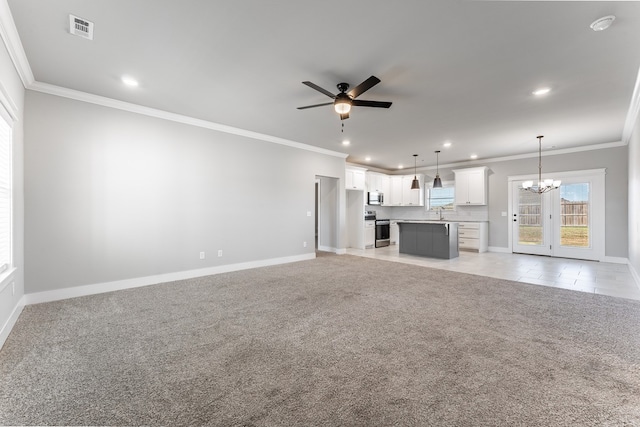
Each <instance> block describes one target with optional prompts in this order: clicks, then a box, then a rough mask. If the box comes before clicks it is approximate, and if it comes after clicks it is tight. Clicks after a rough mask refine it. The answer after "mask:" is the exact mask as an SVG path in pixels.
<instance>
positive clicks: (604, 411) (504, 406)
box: [0, 255, 640, 426]
mask: <svg viewBox="0 0 640 427" xmlns="http://www.w3.org/2000/svg"><path fill="white" fill-rule="evenodd" d="M0 378H1V380H0V424H5V425H6V424H9V425H53V424H55V425H171V426H194V425H211V426H440V425H447V426H500V425H505V426H523V425H527V426H541V425H544V426H591V425H593V426H600V425H610V426H618V425H640V302H638V301H630V300H625V299H618V298H612V297H606V296H600V295H594V294H587V293H580V292H572V291H568V290H562V289H554V288H549V287H542V286H534V285H527V284H522V283H516V282H509V281H505V280H497V279H491V278H487V277H481V276H474V275H469V274H460V273H454V272H449V271H442V270H435V269H430V268H424V267H418V266H411V265H404V264H397V263H391V262H384V261H378V260H372V259H365V258H358V257H353V256H348V255H343V256H323V257H319V258H317V259H315V260H312V261H305V262H298V263H293V264H288V265H282V266H274V267H267V268H260V269H254V270H247V271H241V272H235V273H229V274H221V275H217V276H210V277H205V278H201V279H196V280H187V281H178V282H173V283H167V284H161V285H156V286H149V287H145V288H138V289H132V290H127V291H121V292H114V293H109V294H102V295H95V296H90V297H83V298H76V299H71V300H66V301H60V302H53V303H47V304H40V305H34V306H28V307H26V308H25V310H24V312H23V314H22V316H21V317H20V319H19V320H18V322H17V324H16V326H15V328H14V330H13V332H12V333H11V335H10V337H9V339H8V340H7V342H6V344H5V346H4V348H3V349H2V351H1V352H0Z"/></svg>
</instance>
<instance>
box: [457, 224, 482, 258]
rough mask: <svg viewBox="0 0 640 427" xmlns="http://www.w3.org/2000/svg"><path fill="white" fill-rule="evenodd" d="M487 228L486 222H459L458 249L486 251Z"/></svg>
mask: <svg viewBox="0 0 640 427" xmlns="http://www.w3.org/2000/svg"><path fill="white" fill-rule="evenodd" d="M488 229H489V226H488V224H487V223H486V222H459V223H458V249H460V250H464V251H474V252H486V251H487V249H488V247H489V241H488V240H489V238H488V237H489V236H488Z"/></svg>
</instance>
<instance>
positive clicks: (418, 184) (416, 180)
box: [411, 154, 420, 190]
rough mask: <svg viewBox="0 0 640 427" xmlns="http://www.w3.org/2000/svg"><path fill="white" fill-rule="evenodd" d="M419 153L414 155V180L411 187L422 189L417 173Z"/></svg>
mask: <svg viewBox="0 0 640 427" xmlns="http://www.w3.org/2000/svg"><path fill="white" fill-rule="evenodd" d="M417 157H418V155H417V154H414V155H413V181H411V189H412V190H419V189H420V181H418V175H417V174H416V168H417V165H416V162H417Z"/></svg>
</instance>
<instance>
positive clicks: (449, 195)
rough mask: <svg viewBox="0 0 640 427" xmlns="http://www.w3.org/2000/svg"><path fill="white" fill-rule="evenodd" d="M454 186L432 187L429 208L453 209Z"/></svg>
mask: <svg viewBox="0 0 640 427" xmlns="http://www.w3.org/2000/svg"><path fill="white" fill-rule="evenodd" d="M454 194H455V193H454V188H453V187H442V188H432V189H430V190H429V209H445V210H453V209H454V205H453V196H454Z"/></svg>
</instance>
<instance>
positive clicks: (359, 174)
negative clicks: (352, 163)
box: [344, 168, 365, 190]
mask: <svg viewBox="0 0 640 427" xmlns="http://www.w3.org/2000/svg"><path fill="white" fill-rule="evenodd" d="M364 171H365V169H357V168H346V169H345V173H344V175H345V183H344V188H345V189H346V190H364V181H365V179H364Z"/></svg>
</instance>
